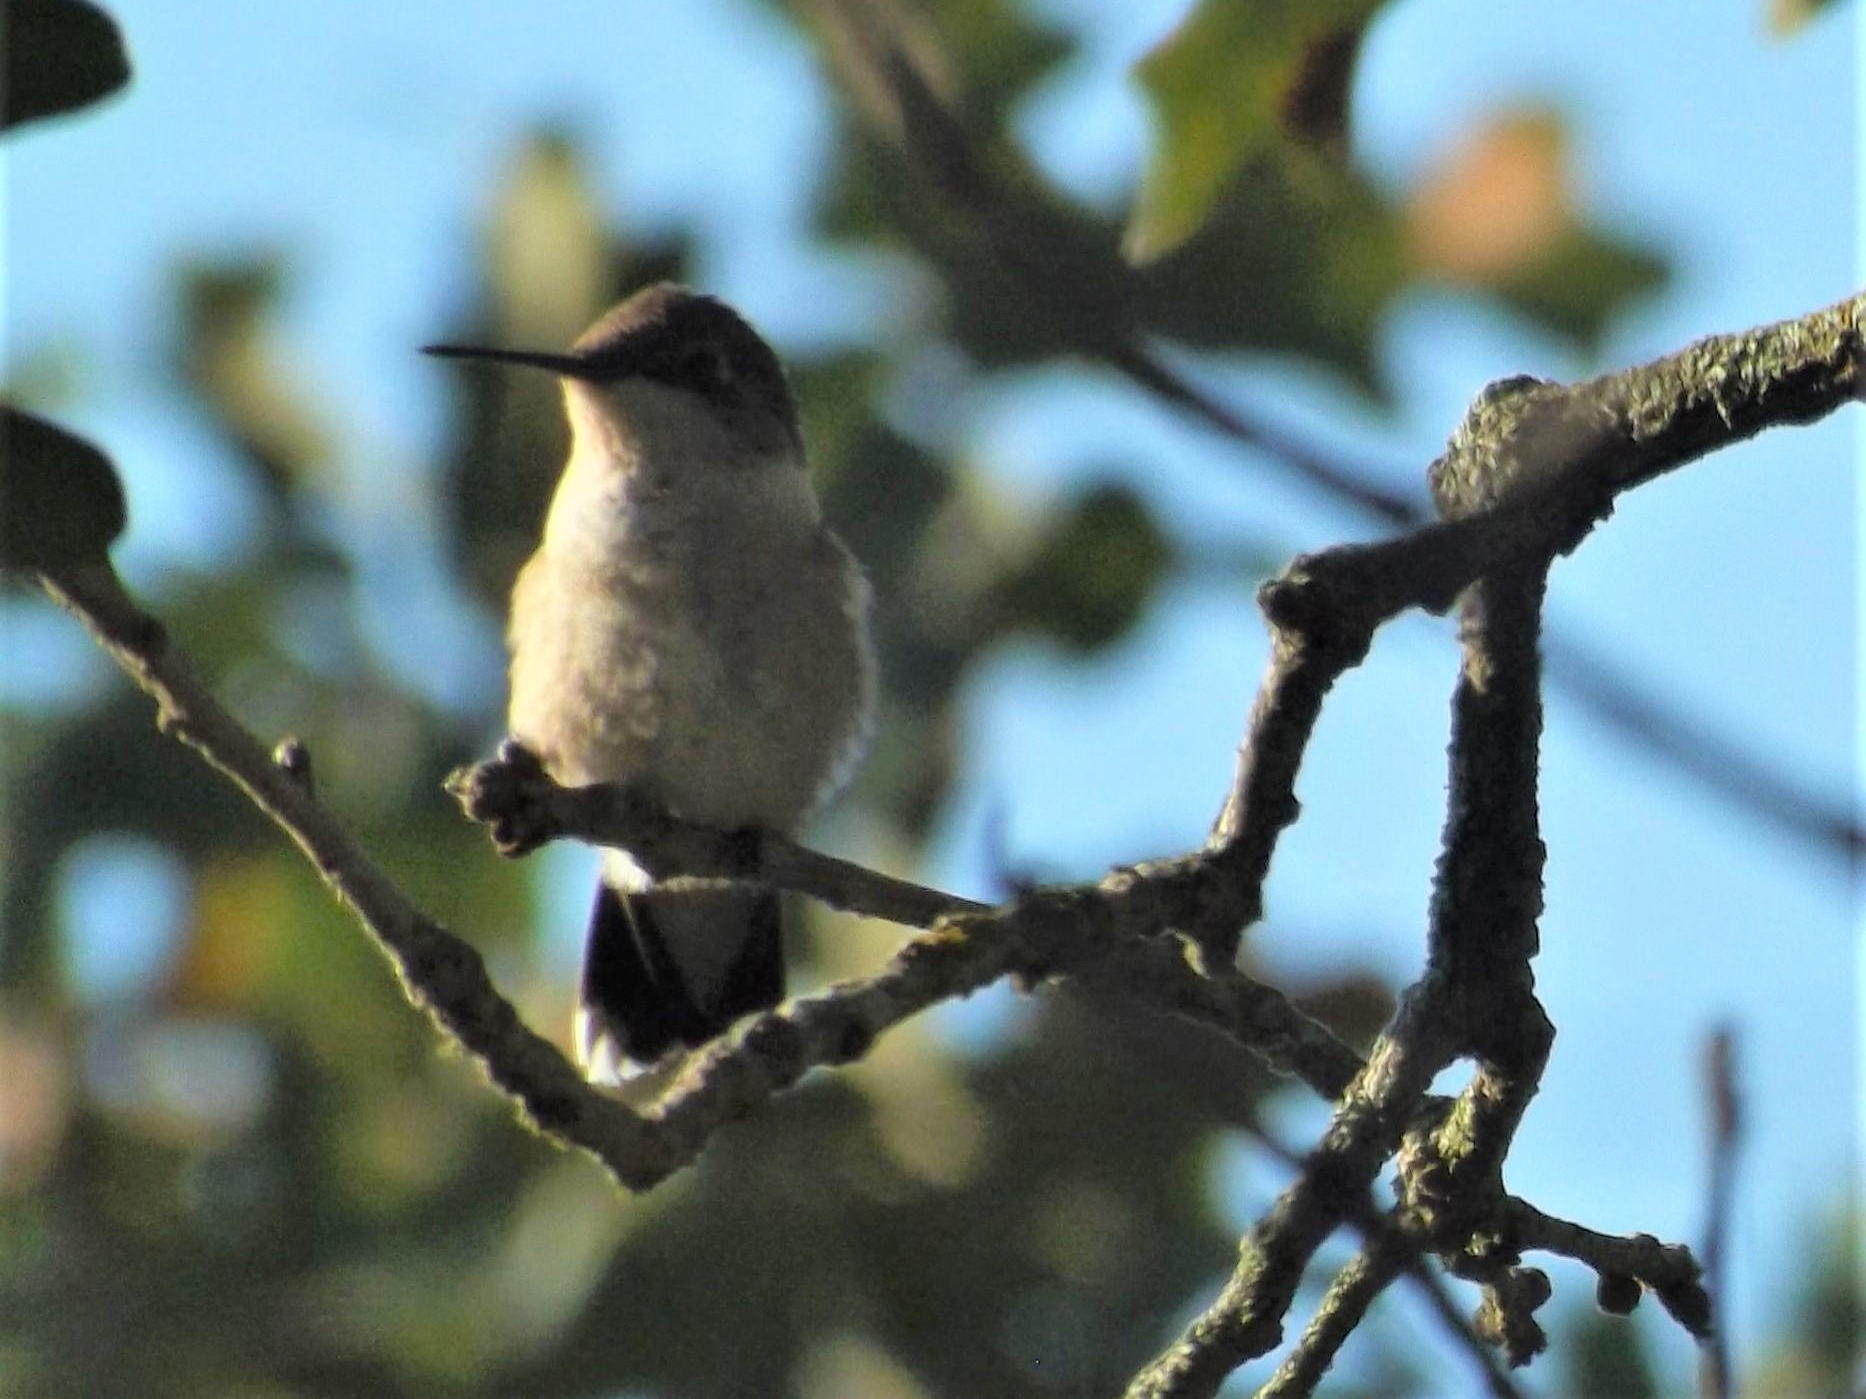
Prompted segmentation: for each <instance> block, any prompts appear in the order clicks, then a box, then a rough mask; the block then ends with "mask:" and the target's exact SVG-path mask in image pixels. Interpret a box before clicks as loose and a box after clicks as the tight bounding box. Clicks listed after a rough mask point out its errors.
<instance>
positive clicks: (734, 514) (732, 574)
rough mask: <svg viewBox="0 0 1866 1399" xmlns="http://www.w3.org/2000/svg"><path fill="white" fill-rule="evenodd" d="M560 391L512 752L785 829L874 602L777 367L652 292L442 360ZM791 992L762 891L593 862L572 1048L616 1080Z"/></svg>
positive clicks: (863, 715)
mask: <svg viewBox="0 0 1866 1399" xmlns="http://www.w3.org/2000/svg"><path fill="white" fill-rule="evenodd" d="M428 352H429V353H431V354H436V355H444V356H448V357H451V358H456V359H480V360H494V361H498V362H500V363H503V364H512V365H522V366H528V367H531V368H535V369H542V370H546V371H548V372H550V373H552V374H555V375H557V376H558V378H559V379H560V380H561V381H562V385H563V391H564V407H565V411H566V412H567V414H568V415H569V419H570V428H571V448H570V459H569V461H568V463H566V465H565V467H564V473H563V476H562V478H561V479H560V480H559V482H558V485H557V492H556V494H555V496H554V497H553V498H552V501H551V508H550V513H549V516H548V517H547V520H546V523H545V527H544V538H543V540H542V542H541V543H540V544H539V546H538V549H537V552H536V553H534V554H533V555H532V556H531V558H530V560H529V561H528V562H527V563H526V564H525V566H524V567H523V568H522V569H521V570H520V571H519V575H518V581H517V583H516V585H515V586H514V587H513V590H512V617H511V625H510V628H509V630H508V633H507V640H508V644H509V647H510V650H511V662H512V663H511V701H510V708H509V712H508V721H509V727H510V729H511V732H512V735H513V736H514V737H515V738H517V739H518V740H519V741H520V742H521V743H523V744H524V745H525V746H526V747H527V748H529V749H531V750H532V751H533V752H534V753H535V754H537V756H538V757H539V758H540V759H541V760H542V762H543V763H544V766H545V768H546V770H547V771H548V772H549V773H550V774H551V776H552V777H553V778H555V779H556V780H557V781H558V782H559V783H561V784H563V785H566V786H577V785H583V784H587V783H594V782H612V781H624V782H629V783H631V784H634V785H635V786H636V787H637V788H638V789H639V790H641V791H642V792H643V793H644V794H646V795H647V796H649V797H651V798H652V799H654V800H656V801H657V802H659V803H660V804H661V805H663V806H665V807H666V808H667V810H668V811H670V812H672V813H673V814H674V815H677V816H681V817H684V818H686V819H687V820H689V821H693V822H697V823H700V824H703V825H708V826H715V827H720V828H724V829H728V830H743V831H746V832H747V833H748V834H749V833H755V832H757V831H777V832H782V833H784V834H794V833H795V832H796V831H797V830H798V828H799V827H800V826H801V825H802V824H803V822H804V821H805V819H806V818H807V817H808V816H809V815H810V814H811V812H813V811H814V810H815V809H816V808H817V807H818V805H820V804H821V803H822V802H823V801H824V800H825V799H826V798H827V797H828V796H829V795H830V794H831V793H832V792H834V791H835V790H836V789H837V788H838V787H839V786H840V785H841V784H842V783H843V782H844V781H845V780H846V779H847V777H848V776H849V774H850V772H851V771H852V769H853V768H854V766H855V764H856V762H857V761H858V760H859V758H860V756H861V754H862V751H863V749H864V747H865V745H866V741H867V736H868V730H869V726H870V723H871V718H872V713H873V708H874V693H875V663H874V651H873V646H872V643H871V641H870V636H869V589H868V584H867V580H866V579H865V578H864V577H863V575H862V571H861V568H860V566H859V565H858V564H857V563H856V561H855V558H854V556H853V555H852V554H850V552H849V550H848V549H847V548H846V547H845V546H844V545H843V543H842V541H841V540H840V539H838V538H837V537H836V535H835V534H834V533H833V532H832V531H831V530H830V528H829V527H828V525H826V524H825V523H824V522H823V517H822V511H821V508H820V506H819V505H818V502H817V498H816V493H815V491H814V490H813V489H812V487H811V484H810V480H809V475H808V472H807V470H806V467H805V461H804V452H803V441H802V436H801V433H800V430H799V427H798V422H797V407H796V403H795V400H794V399H793V398H792V396H791V390H790V384H789V381H788V380H787V379H786V378H785V375H784V369H783V366H782V365H781V364H780V363H779V362H778V358H777V356H776V354H774V353H773V352H772V350H771V347H770V346H769V345H767V344H766V343H765V342H764V340H763V339H762V338H761V337H760V336H759V334H758V333H757V332H756V331H755V330H753V329H752V328H751V326H749V325H748V324H746V322H745V321H744V319H743V318H741V317H740V316H739V314H738V313H737V312H736V311H734V310H733V309H732V308H731V307H729V306H727V305H726V304H725V303H723V302H721V301H717V300H715V299H713V298H712V297H709V296H702V295H699V294H697V293H694V292H692V291H689V290H687V289H685V288H683V287H678V286H673V285H670V284H666V283H662V284H658V285H655V286H651V287H648V288H646V289H644V290H642V291H639V292H637V293H636V294H635V295H633V296H631V297H629V298H628V299H627V300H626V301H623V302H622V303H621V304H620V305H618V306H616V307H614V308H613V309H612V310H610V311H609V312H608V313H607V314H606V315H604V316H603V317H602V318H601V319H600V320H598V321H597V322H596V323H595V324H594V325H592V326H591V327H590V328H589V329H588V330H587V331H585V332H584V333H583V335H582V336H581V337H579V338H578V340H577V341H576V343H575V344H574V345H572V346H571V348H570V349H569V351H568V352H565V353H551V352H545V351H537V350H519V349H499V348H485V347H478V346H466V345H435V346H430V347H428ZM783 994H784V952H783V931H782V926H781V918H780V910H779V903H778V897H777V895H776V894H775V893H774V892H771V891H769V890H759V889H751V888H745V887H742V886H741V887H726V888H712V889H704V888H702V889H695V888H678V887H677V888H660V887H657V886H656V885H655V883H654V882H653V880H651V879H650V878H649V877H648V875H647V874H646V873H645V872H644V871H643V870H642V868H641V867H640V866H639V865H638V864H637V863H636V862H635V861H634V860H633V859H631V858H630V857H629V855H628V854H627V852H625V851H622V850H613V849H612V850H605V851H604V852H603V858H602V874H601V881H600V883H599V885H598V887H597V891H596V903H595V908H594V909H593V911H592V913H591V917H590V927H589V937H588V942H587V945H586V947H585V951H584V962H583V982H582V992H581V997H580V1003H579V1006H578V1010H577V1014H576V1024H575V1041H576V1051H577V1056H578V1060H579V1062H580V1063H581V1065H582V1066H583V1069H584V1071H585V1072H586V1073H587V1074H588V1075H589V1076H590V1077H591V1078H592V1079H594V1080H596V1081H599V1082H619V1081H623V1080H627V1079H630V1078H632V1077H634V1076H636V1075H637V1074H639V1073H641V1072H642V1071H644V1070H645V1069H647V1068H649V1067H652V1066H654V1065H656V1064H657V1063H658V1062H661V1063H664V1062H667V1061H669V1060H671V1059H672V1058H673V1057H674V1056H675V1055H676V1054H677V1053H678V1052H680V1051H682V1050H683V1049H684V1048H686V1047H691V1046H695V1045H699V1044H702V1043H704V1042H705V1041H706V1040H708V1039H710V1038H712V1037H713V1036H715V1035H717V1034H719V1033H720V1032H721V1031H723V1030H724V1029H726V1028H727V1027H728V1026H729V1025H730V1024H731V1023H732V1022H733V1020H734V1019H736V1018H737V1017H738V1016H741V1015H744V1014H747V1013H749V1012H752V1011H756V1010H763V1009H766V1008H768V1007H770V1006H773V1005H775V1004H776V1003H777V1002H778V1001H779V1000H780V999H781V998H782V996H783Z"/></svg>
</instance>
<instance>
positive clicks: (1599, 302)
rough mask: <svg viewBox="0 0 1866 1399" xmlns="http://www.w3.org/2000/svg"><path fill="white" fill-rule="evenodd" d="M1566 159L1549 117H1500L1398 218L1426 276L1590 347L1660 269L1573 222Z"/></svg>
mask: <svg viewBox="0 0 1866 1399" xmlns="http://www.w3.org/2000/svg"><path fill="white" fill-rule="evenodd" d="M1569 160H1570V156H1569V150H1568V140H1567V133H1566V130H1565V128H1564V126H1563V124H1562V121H1561V119H1560V118H1559V117H1558V116H1557V115H1556V114H1554V113H1552V112H1549V111H1545V110H1537V109H1525V110H1521V111H1516V112H1508V113H1504V114H1503V115H1501V116H1499V117H1497V118H1495V119H1493V120H1492V121H1490V122H1489V123H1487V124H1486V125H1485V126H1484V127H1483V128H1481V129H1480V130H1479V131H1477V132H1476V133H1475V134H1474V135H1472V136H1471V137H1469V138H1468V139H1467V140H1465V141H1464V142H1463V143H1462V144H1461V145H1460V146H1459V147H1458V148H1457V149H1455V150H1454V151H1452V152H1451V154H1450V155H1449V156H1448V157H1447V158H1446V159H1445V160H1444V161H1442V162H1441V163H1440V164H1439V166H1438V168H1437V169H1436V170H1434V171H1433V172H1432V173H1431V174H1429V175H1428V176H1427V177H1426V178H1425V179H1424V180H1423V181H1422V182H1421V184H1420V186H1419V188H1418V189H1417V190H1415V191H1414V193H1413V195H1412V197H1411V199H1410V200H1409V201H1408V204H1407V208H1406V219H1407V225H1408V229H1409V232H1410V236H1411V242H1412V250H1413V256H1414V258H1415V259H1416V261H1417V263H1418V265H1419V267H1420V268H1421V269H1422V270H1424V271H1425V272H1426V274H1427V275H1430V276H1435V277H1439V278H1442V279H1444V280H1446V281H1450V282H1454V283H1461V284H1464V285H1467V286H1472V287H1476V288H1480V289H1483V290H1486V291H1490V292H1492V293H1494V294H1496V295H1498V296H1500V297H1502V298H1503V299H1504V300H1506V301H1508V302H1510V303H1511V304H1513V305H1515V306H1516V307H1517V309H1519V310H1521V311H1523V312H1525V313H1527V314H1528V315H1531V316H1534V317H1535V318H1536V319H1537V320H1539V321H1541V322H1542V323H1544V324H1545V325H1548V326H1551V327H1552V328H1554V329H1555V330H1557V331H1560V332H1561V333H1563V334H1565V335H1569V336H1572V337H1574V338H1575V339H1576V340H1578V341H1580V342H1581V343H1583V344H1585V345H1589V346H1593V345H1596V344H1598V343H1599V339H1600V336H1601V334H1602V332H1603V331H1604V330H1605V327H1606V324H1607V322H1608V320H1609V318H1610V317H1611V316H1612V315H1613V314H1614V313H1615V312H1617V311H1618V310H1619V309H1620V308H1621V306H1623V305H1624V304H1625V302H1626V301H1627V300H1629V299H1631V298H1632V297H1634V296H1638V295H1641V294H1643V293H1646V292H1649V291H1652V290H1653V289H1654V288H1656V287H1657V286H1659V285H1660V284H1661V283H1662V282H1663V280H1664V276H1665V265H1664V263H1663V262H1662V261H1660V259H1659V258H1658V257H1656V256H1655V255H1653V254H1652V253H1649V252H1647V251H1645V250H1644V249H1642V248H1639V247H1637V246H1635V245H1633V244H1630V243H1627V242H1624V241H1622V240H1619V239H1616V238H1614V237H1612V236H1611V235H1610V234H1607V233H1604V232H1600V231H1597V230H1595V229H1592V228H1589V227H1587V226H1585V225H1584V224H1583V223H1582V222H1581V218H1580V215H1579V213H1578V211H1577V210H1576V208H1575V204H1574V197H1573V193H1572V191H1571V189H1570V188H1569V176H1568V164H1569Z"/></svg>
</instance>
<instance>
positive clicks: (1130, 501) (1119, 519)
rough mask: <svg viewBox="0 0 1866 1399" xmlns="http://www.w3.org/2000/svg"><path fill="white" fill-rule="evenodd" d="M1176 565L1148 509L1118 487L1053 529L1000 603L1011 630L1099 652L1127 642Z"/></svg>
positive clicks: (1078, 507)
mask: <svg viewBox="0 0 1866 1399" xmlns="http://www.w3.org/2000/svg"><path fill="white" fill-rule="evenodd" d="M1172 562H1173V546H1172V543H1171V541H1170V540H1168V539H1167V537H1166V535H1165V534H1164V533H1163V532H1162V531H1161V529H1160V527H1159V526H1158V525H1157V524H1155V523H1154V519H1153V515H1152V512H1150V511H1149V510H1148V509H1147V506H1146V503H1145V502H1144V501H1142V500H1141V498H1140V497H1139V496H1138V495H1137V494H1135V492H1134V491H1133V490H1132V489H1131V488H1129V487H1127V486H1125V485H1120V484H1113V483H1110V484H1107V485H1101V486H1097V487H1095V488H1094V489H1093V490H1091V491H1090V492H1089V493H1088V494H1087V495H1086V496H1084V497H1083V498H1082V499H1081V500H1080V501H1077V502H1076V503H1074V504H1073V505H1072V506H1070V507H1069V508H1068V509H1067V510H1066V511H1065V512H1063V513H1062V514H1061V515H1060V517H1059V518H1058V519H1056V520H1055V521H1053V522H1052V523H1051V525H1050V527H1049V529H1048V530H1047V532H1046V533H1045V536H1044V537H1043V539H1042V541H1041V542H1040V543H1039V545H1038V547H1037V548H1036V549H1035V550H1034V551H1033V554H1032V557H1031V559H1030V562H1029V564H1028V565H1027V566H1026V567H1025V568H1023V569H1022V570H1021V571H1020V572H1018V573H1017V574H1015V575H1013V576H1012V577H1010V578H1007V579H1006V580H1005V581H1004V583H1003V584H1002V585H1001V587H1000V588H999V590H998V600H999V602H1000V604H1001V605H1002V606H1004V607H1005V608H1006V609H1007V611H1008V612H1009V614H1010V618H1011V625H1014V626H1023V627H1033V628H1035V629H1036V630H1038V631H1041V632H1043V633H1044V634H1045V635H1048V636H1050V637H1053V638H1055V639H1056V640H1057V641H1059V642H1061V643H1062V644H1063V645H1064V646H1067V647H1069V648H1071V649H1072V650H1075V651H1093V650H1097V649H1099V648H1100V647H1103V646H1107V645H1109V644H1111V643H1113V642H1115V641H1118V640H1119V639H1120V638H1121V637H1122V636H1124V635H1126V634H1127V632H1128V630H1129V629H1130V628H1131V627H1132V626H1133V625H1134V623H1135V622H1137V621H1138V620H1139V619H1140V618H1141V616H1142V615H1143V614H1144V613H1145V612H1146V610H1147V606H1148V604H1149V603H1151V602H1152V601H1153V598H1154V595H1155V594H1156V593H1157V592H1158V591H1159V587H1160V582H1161V580H1162V578H1164V576H1165V574H1166V571H1167V569H1168V568H1169V567H1171V565H1172Z"/></svg>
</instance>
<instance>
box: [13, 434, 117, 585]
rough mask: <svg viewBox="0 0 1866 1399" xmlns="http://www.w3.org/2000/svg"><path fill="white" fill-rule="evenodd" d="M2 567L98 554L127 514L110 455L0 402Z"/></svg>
mask: <svg viewBox="0 0 1866 1399" xmlns="http://www.w3.org/2000/svg"><path fill="white" fill-rule="evenodd" d="M0 434H3V436H0V567H6V568H28V569H55V568H58V567H60V566H61V565H65V564H72V563H80V562H84V561H86V560H93V559H102V558H103V557H104V556H105V554H106V553H107V552H108V550H109V548H110V545H111V543H112V541H114V540H115V539H116V537H117V536H118V535H119V534H121V533H122V532H123V526H124V523H125V521H126V519H127V515H126V512H125V507H124V503H123V486H122V483H121V482H119V481H118V480H117V473H116V469H115V468H114V467H113V466H111V464H110V459H109V458H108V457H106V456H105V455H104V454H103V453H102V452H101V451H99V450H98V449H97V448H96V447H93V446H92V445H91V444H90V443H89V442H86V441H85V440H84V439H83V438H81V437H78V436H76V435H75V434H73V433H69V432H66V431H65V430H64V429H63V428H61V427H57V426H55V425H54V424H52V423H49V422H47V421H46V420H45V419H44V418H41V417H38V416H37V415H35V414H32V413H26V412H22V411H21V410H19V409H17V408H14V407H11V406H10V405H5V404H0Z"/></svg>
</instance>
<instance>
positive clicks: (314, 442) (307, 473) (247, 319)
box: [179, 256, 331, 499]
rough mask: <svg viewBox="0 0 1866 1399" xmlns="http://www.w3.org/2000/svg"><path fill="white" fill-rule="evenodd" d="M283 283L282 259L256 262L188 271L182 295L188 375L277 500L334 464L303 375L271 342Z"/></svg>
mask: <svg viewBox="0 0 1866 1399" xmlns="http://www.w3.org/2000/svg"><path fill="white" fill-rule="evenodd" d="M284 284H285V268H284V264H283V263H282V262H281V261H280V260H279V259H278V258H276V257H258V256H255V257H248V258H242V259H238V260H233V261H227V262H214V263H199V264H196V265H194V266H192V267H188V268H186V269H184V271H183V274H182V291H181V303H182V335H181V343H180V346H179V353H180V357H181V367H182V374H183V377H184V378H185V379H186V380H187V382H188V384H189V385H190V387H192V388H193V389H194V390H195V392H196V393H198V394H200V396H201V398H202V399H203V400H204V402H205V405H206V407H207V410H208V412H209V413H210V414H211V415H212V417H213V419H214V421H215V422H216V423H217V424H218V425H219V426H220V427H221V428H223V429H224V430H225V431H226V432H227V434H228V435H229V436H230V437H231V438H232V439H233V441H234V443H235V445H237V446H238V447H239V448H240V449H241V450H242V451H243V452H245V453H246V455H247V456H248V457H249V458H250V460H251V461H252V462H253V464H254V465H256V466H257V467H258V468H259V474H260V477H261V479H262V480H264V481H265V482H266V484H267V485H269V486H271V487H272V490H273V494H274V497H275V499H277V498H281V497H282V496H283V495H284V493H285V492H286V491H287V490H289V489H290V488H291V487H293V486H295V485H299V484H302V483H303V482H305V481H306V480H308V479H310V478H312V477H314V476H317V475H319V474H321V473H323V472H324V471H325V470H327V469H328V467H329V465H330V460H331V444H330V439H329V435H328V433H327V432H326V431H325V429H324V427H323V425H322V421H321V417H322V415H321V414H320V413H319V412H318V410H317V409H316V408H315V407H314V406H313V404H312V402H311V400H310V398H309V394H308V391H307V386H306V377H305V375H304V374H303V373H302V371H301V370H299V369H298V368H297V367H295V366H288V365H287V364H285V363H283V362H282V361H281V356H280V354H279V350H278V348H277V346H276V345H275V344H274V341H273V331H272V321H273V316H274V314H275V312H276V310H277V307H278V302H279V295H280V292H281V290H282V289H283V287H284Z"/></svg>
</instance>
